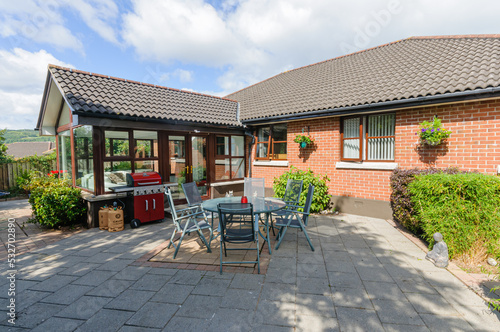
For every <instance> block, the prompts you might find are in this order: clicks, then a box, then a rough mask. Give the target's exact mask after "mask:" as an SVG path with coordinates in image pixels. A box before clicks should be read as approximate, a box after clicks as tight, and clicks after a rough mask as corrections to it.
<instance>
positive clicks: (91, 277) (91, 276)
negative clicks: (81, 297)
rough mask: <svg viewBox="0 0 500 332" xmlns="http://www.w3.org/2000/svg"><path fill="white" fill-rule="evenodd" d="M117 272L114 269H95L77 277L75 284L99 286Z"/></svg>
mask: <svg viewBox="0 0 500 332" xmlns="http://www.w3.org/2000/svg"><path fill="white" fill-rule="evenodd" d="M115 274H116V272H113V271H99V270H93V271H90V272H89V273H87V274H85V275H84V276H82V277H80V278H78V279H76V280H75V281H74V282H73V284H76V285H86V286H99V285H100V284H102V283H103V282H105V281H106V280H108V279H109V278H111V277H112V276H114V275H115Z"/></svg>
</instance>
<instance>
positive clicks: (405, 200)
mask: <svg viewBox="0 0 500 332" xmlns="http://www.w3.org/2000/svg"><path fill="white" fill-rule="evenodd" d="M437 173H444V174H458V173H465V172H461V171H460V170H459V169H458V168H455V167H449V168H445V169H437V168H427V169H418V168H413V169H408V170H405V169H399V168H398V169H395V170H394V171H393V172H392V175H391V190H392V192H391V208H392V217H393V219H394V220H395V221H397V222H399V223H400V224H401V225H403V226H404V227H406V228H407V229H408V230H409V231H411V232H413V233H415V234H422V228H421V226H420V224H419V220H418V219H416V218H415V217H414V214H415V209H414V207H413V203H412V201H411V198H410V192H409V191H408V185H409V184H410V183H411V182H412V181H413V180H414V179H415V177H416V176H418V175H424V174H437Z"/></svg>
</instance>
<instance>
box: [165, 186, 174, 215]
mask: <svg viewBox="0 0 500 332" xmlns="http://www.w3.org/2000/svg"><path fill="white" fill-rule="evenodd" d="M165 195H167V202H168V205H169V206H170V213H171V214H172V220H173V221H174V224H177V212H176V211H175V206H174V199H173V198H172V190H171V189H170V188H169V187H166V189H165Z"/></svg>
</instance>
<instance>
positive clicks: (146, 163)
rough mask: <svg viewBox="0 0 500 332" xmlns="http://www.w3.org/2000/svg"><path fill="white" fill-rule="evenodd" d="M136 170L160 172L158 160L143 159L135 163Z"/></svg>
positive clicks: (140, 171)
mask: <svg viewBox="0 0 500 332" xmlns="http://www.w3.org/2000/svg"><path fill="white" fill-rule="evenodd" d="M134 166H135V172H136V173H142V172H158V160H141V161H136V162H135V163H134Z"/></svg>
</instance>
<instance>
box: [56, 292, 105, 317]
mask: <svg viewBox="0 0 500 332" xmlns="http://www.w3.org/2000/svg"><path fill="white" fill-rule="evenodd" d="M109 301H111V299H110V298H106V297H97V296H82V297H80V298H79V299H78V300H76V301H75V302H73V303H71V304H70V305H68V306H66V307H65V308H64V309H63V310H61V311H60V312H58V313H57V314H56V316H57V317H66V318H74V319H82V320H86V319H89V318H90V317H92V316H93V315H94V314H95V313H96V312H98V311H99V310H101V309H102V308H103V307H104V306H105V305H106V304H107V303H108V302H109Z"/></svg>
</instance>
